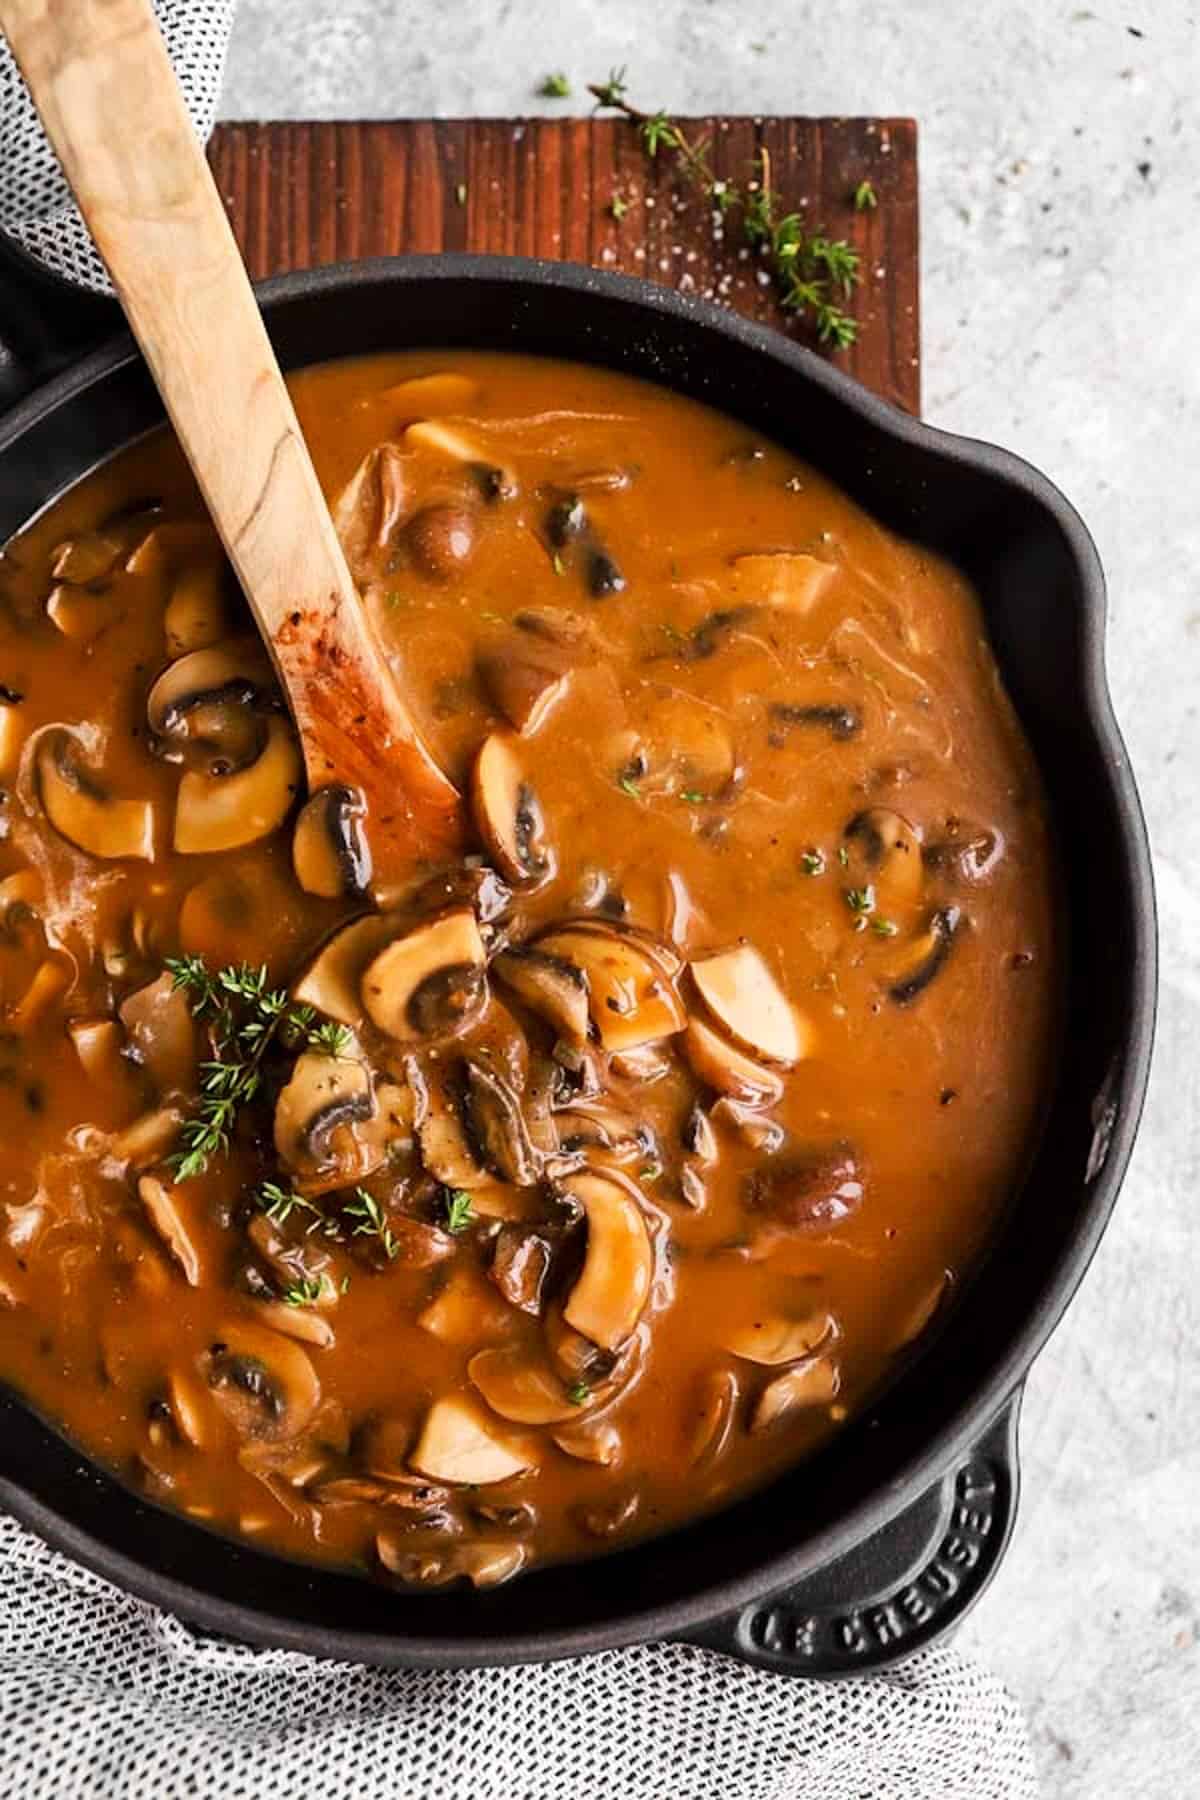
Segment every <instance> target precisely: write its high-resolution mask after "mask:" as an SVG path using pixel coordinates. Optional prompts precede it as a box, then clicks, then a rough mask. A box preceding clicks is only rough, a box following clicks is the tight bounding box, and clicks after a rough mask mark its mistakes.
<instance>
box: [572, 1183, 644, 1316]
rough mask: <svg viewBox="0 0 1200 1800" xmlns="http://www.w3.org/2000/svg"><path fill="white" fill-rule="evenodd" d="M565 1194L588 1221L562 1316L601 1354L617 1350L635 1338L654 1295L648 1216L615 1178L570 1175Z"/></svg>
mask: <svg viewBox="0 0 1200 1800" xmlns="http://www.w3.org/2000/svg"><path fill="white" fill-rule="evenodd" d="M563 1191H564V1192H565V1194H566V1195H567V1196H568V1198H570V1199H572V1200H574V1201H576V1202H577V1203H578V1204H579V1205H580V1206H581V1207H582V1208H583V1210H584V1213H585V1214H586V1217H587V1247H586V1249H585V1252H584V1260H583V1269H582V1271H581V1273H580V1276H579V1279H578V1280H577V1281H576V1283H575V1285H574V1287H573V1288H572V1289H571V1292H570V1294H569V1296H568V1297H567V1301H566V1304H565V1306H564V1307H563V1317H564V1319H565V1320H566V1322H567V1324H568V1325H569V1326H571V1327H572V1329H573V1330H575V1331H578V1332H580V1333H581V1334H582V1336H584V1337H585V1338H588V1339H590V1341H591V1342H592V1343H593V1344H599V1345H600V1346H601V1348H602V1349H605V1350H616V1349H619V1347H620V1346H621V1345H622V1344H623V1343H624V1342H625V1340H626V1339H627V1338H628V1337H629V1336H630V1335H631V1333H632V1332H633V1330H634V1328H635V1326H636V1325H637V1322H638V1320H639V1319H640V1317H641V1315H642V1310H643V1308H644V1307H645V1304H646V1301H647V1299H648V1298H649V1294H650V1281H651V1277H652V1275H653V1272H654V1252H653V1249H652V1248H651V1244H650V1234H649V1232H648V1231H647V1229H646V1220H645V1215H644V1213H643V1211H642V1208H641V1207H640V1206H639V1204H638V1202H637V1200H636V1199H635V1198H634V1193H635V1192H636V1190H632V1189H631V1188H630V1187H627V1186H626V1185H624V1184H623V1183H621V1182H620V1181H619V1180H617V1179H615V1178H614V1177H613V1176H611V1175H601V1174H598V1173H596V1172H594V1171H585V1172H583V1173H580V1174H578V1175H570V1176H568V1177H567V1178H566V1180H565V1181H564V1182H563Z"/></svg>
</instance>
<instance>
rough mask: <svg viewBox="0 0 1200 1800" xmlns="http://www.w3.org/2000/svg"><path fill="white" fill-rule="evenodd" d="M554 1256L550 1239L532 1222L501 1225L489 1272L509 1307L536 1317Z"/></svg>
mask: <svg viewBox="0 0 1200 1800" xmlns="http://www.w3.org/2000/svg"><path fill="white" fill-rule="evenodd" d="M552 1255H553V1250H552V1247H551V1242H550V1238H549V1236H548V1235H543V1233H541V1232H539V1231H538V1229H537V1228H536V1227H535V1226H532V1225H502V1226H501V1227H500V1229H499V1231H498V1232H497V1233H496V1238H495V1243H494V1246H493V1250H492V1263H491V1267H490V1269H489V1270H488V1274H489V1276H490V1277H491V1279H492V1281H493V1282H494V1283H495V1285H496V1286H497V1288H499V1290H500V1292H501V1293H502V1294H503V1296H504V1298H505V1299H506V1300H507V1301H508V1303H509V1305H510V1306H515V1307H516V1308H517V1310H518V1312H525V1313H531V1314H532V1315H533V1316H534V1317H535V1318H536V1317H537V1315H538V1314H539V1313H540V1312H541V1310H542V1290H543V1288H544V1287H545V1284H546V1277H547V1275H548V1274H549V1272H550V1261H551V1257H552Z"/></svg>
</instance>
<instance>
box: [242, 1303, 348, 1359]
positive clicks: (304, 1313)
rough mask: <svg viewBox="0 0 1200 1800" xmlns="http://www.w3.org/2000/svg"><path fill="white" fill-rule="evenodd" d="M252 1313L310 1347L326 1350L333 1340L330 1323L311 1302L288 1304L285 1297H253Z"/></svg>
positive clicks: (285, 1335) (276, 1329)
mask: <svg viewBox="0 0 1200 1800" xmlns="http://www.w3.org/2000/svg"><path fill="white" fill-rule="evenodd" d="M252 1304H253V1307H254V1312H255V1316H256V1317H257V1318H259V1319H261V1320H262V1323H263V1324H264V1325H267V1326H269V1327H270V1329H271V1330H272V1331H281V1332H282V1333H283V1335H284V1337H290V1338H295V1339H296V1341H297V1343H300V1344H311V1345H312V1347H313V1349H314V1350H328V1349H330V1348H331V1347H332V1345H333V1343H334V1331H333V1326H332V1325H331V1324H330V1323H329V1320H328V1319H326V1318H325V1317H324V1316H323V1315H322V1314H321V1313H319V1312H314V1310H313V1309H312V1307H311V1306H292V1305H291V1304H290V1303H289V1302H288V1301H286V1300H255V1301H254V1302H253V1303H252Z"/></svg>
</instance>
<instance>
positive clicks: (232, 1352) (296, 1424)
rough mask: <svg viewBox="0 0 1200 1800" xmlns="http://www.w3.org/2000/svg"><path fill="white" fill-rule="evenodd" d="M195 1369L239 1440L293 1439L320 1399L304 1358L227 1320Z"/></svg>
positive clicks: (291, 1344)
mask: <svg viewBox="0 0 1200 1800" xmlns="http://www.w3.org/2000/svg"><path fill="white" fill-rule="evenodd" d="M199 1366H200V1372H201V1374H202V1376H203V1377H204V1379H205V1380H206V1381H207V1383H208V1386H209V1388H210V1389H211V1391H212V1394H213V1397H214V1399H215V1400H216V1401H217V1403H218V1405H220V1407H221V1408H222V1410H223V1411H224V1412H225V1413H226V1414H227V1415H228V1416H229V1418H230V1419H232V1421H233V1423H234V1425H235V1426H236V1427H237V1429H238V1430H239V1432H240V1433H241V1435H242V1436H244V1437H252V1438H253V1437H263V1438H291V1437H295V1436H296V1435H297V1434H298V1433H299V1432H301V1431H303V1429H304V1427H305V1426H306V1425H307V1424H308V1421H309V1420H310V1419H311V1418H312V1416H313V1413H314V1412H315V1411H316V1409H317V1402H318V1401H319V1400H320V1398H321V1384H320V1382H319V1380H318V1379H317V1372H316V1370H315V1369H314V1368H313V1366H312V1363H311V1362H310V1361H309V1358H308V1355H307V1353H306V1352H305V1351H304V1350H302V1349H301V1347H300V1345H299V1344H298V1343H296V1342H295V1340H294V1339H292V1338H286V1337H283V1336H282V1335H281V1334H280V1333H279V1332H277V1331H269V1330H267V1329H266V1327H265V1326H261V1325H244V1324H242V1322H241V1321H240V1320H232V1321H230V1322H229V1323H228V1324H227V1325H225V1326H222V1328H221V1331H220V1333H219V1334H218V1336H217V1337H216V1338H214V1340H213V1342H212V1344H211V1345H210V1346H209V1348H208V1349H207V1350H206V1351H205V1352H204V1354H203V1355H202V1356H201V1358H200V1365H199Z"/></svg>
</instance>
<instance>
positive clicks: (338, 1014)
mask: <svg viewBox="0 0 1200 1800" xmlns="http://www.w3.org/2000/svg"><path fill="white" fill-rule="evenodd" d="M396 932H397V924H396V920H395V918H394V917H389V916H388V914H386V913H382V914H381V913H367V914H366V915H365V916H364V917H362V918H359V919H352V920H351V921H350V923H349V924H348V925H339V927H338V929H337V930H336V931H335V932H334V934H333V936H332V937H331V938H327V939H326V941H325V943H324V944H323V945H322V946H321V948H320V949H319V950H318V951H317V954H316V955H315V956H314V957H313V959H312V961H311V962H310V963H309V965H308V968H307V969H306V970H305V971H304V974H303V975H302V976H301V977H300V979H299V981H297V982H296V983H295V985H294V986H293V988H292V998H293V1000H295V1001H296V1002H297V1003H298V1004H299V1005H302V1006H314V1007H315V1008H316V1009H317V1011H318V1012H319V1013H323V1014H324V1015H325V1017H326V1018H329V1019H336V1020H337V1021H338V1022H339V1024H342V1025H349V1026H350V1027H351V1029H352V1030H357V1028H358V1027H359V1025H361V1024H362V1020H363V1011H364V1008H363V1003H362V992H361V988H362V976H363V970H364V969H365V968H366V967H367V965H368V963H369V962H370V961H371V959H372V957H374V956H375V955H377V954H378V952H379V951H380V950H382V948H383V946H384V945H385V944H388V943H391V942H392V941H393V939H394V938H395V936H396Z"/></svg>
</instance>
